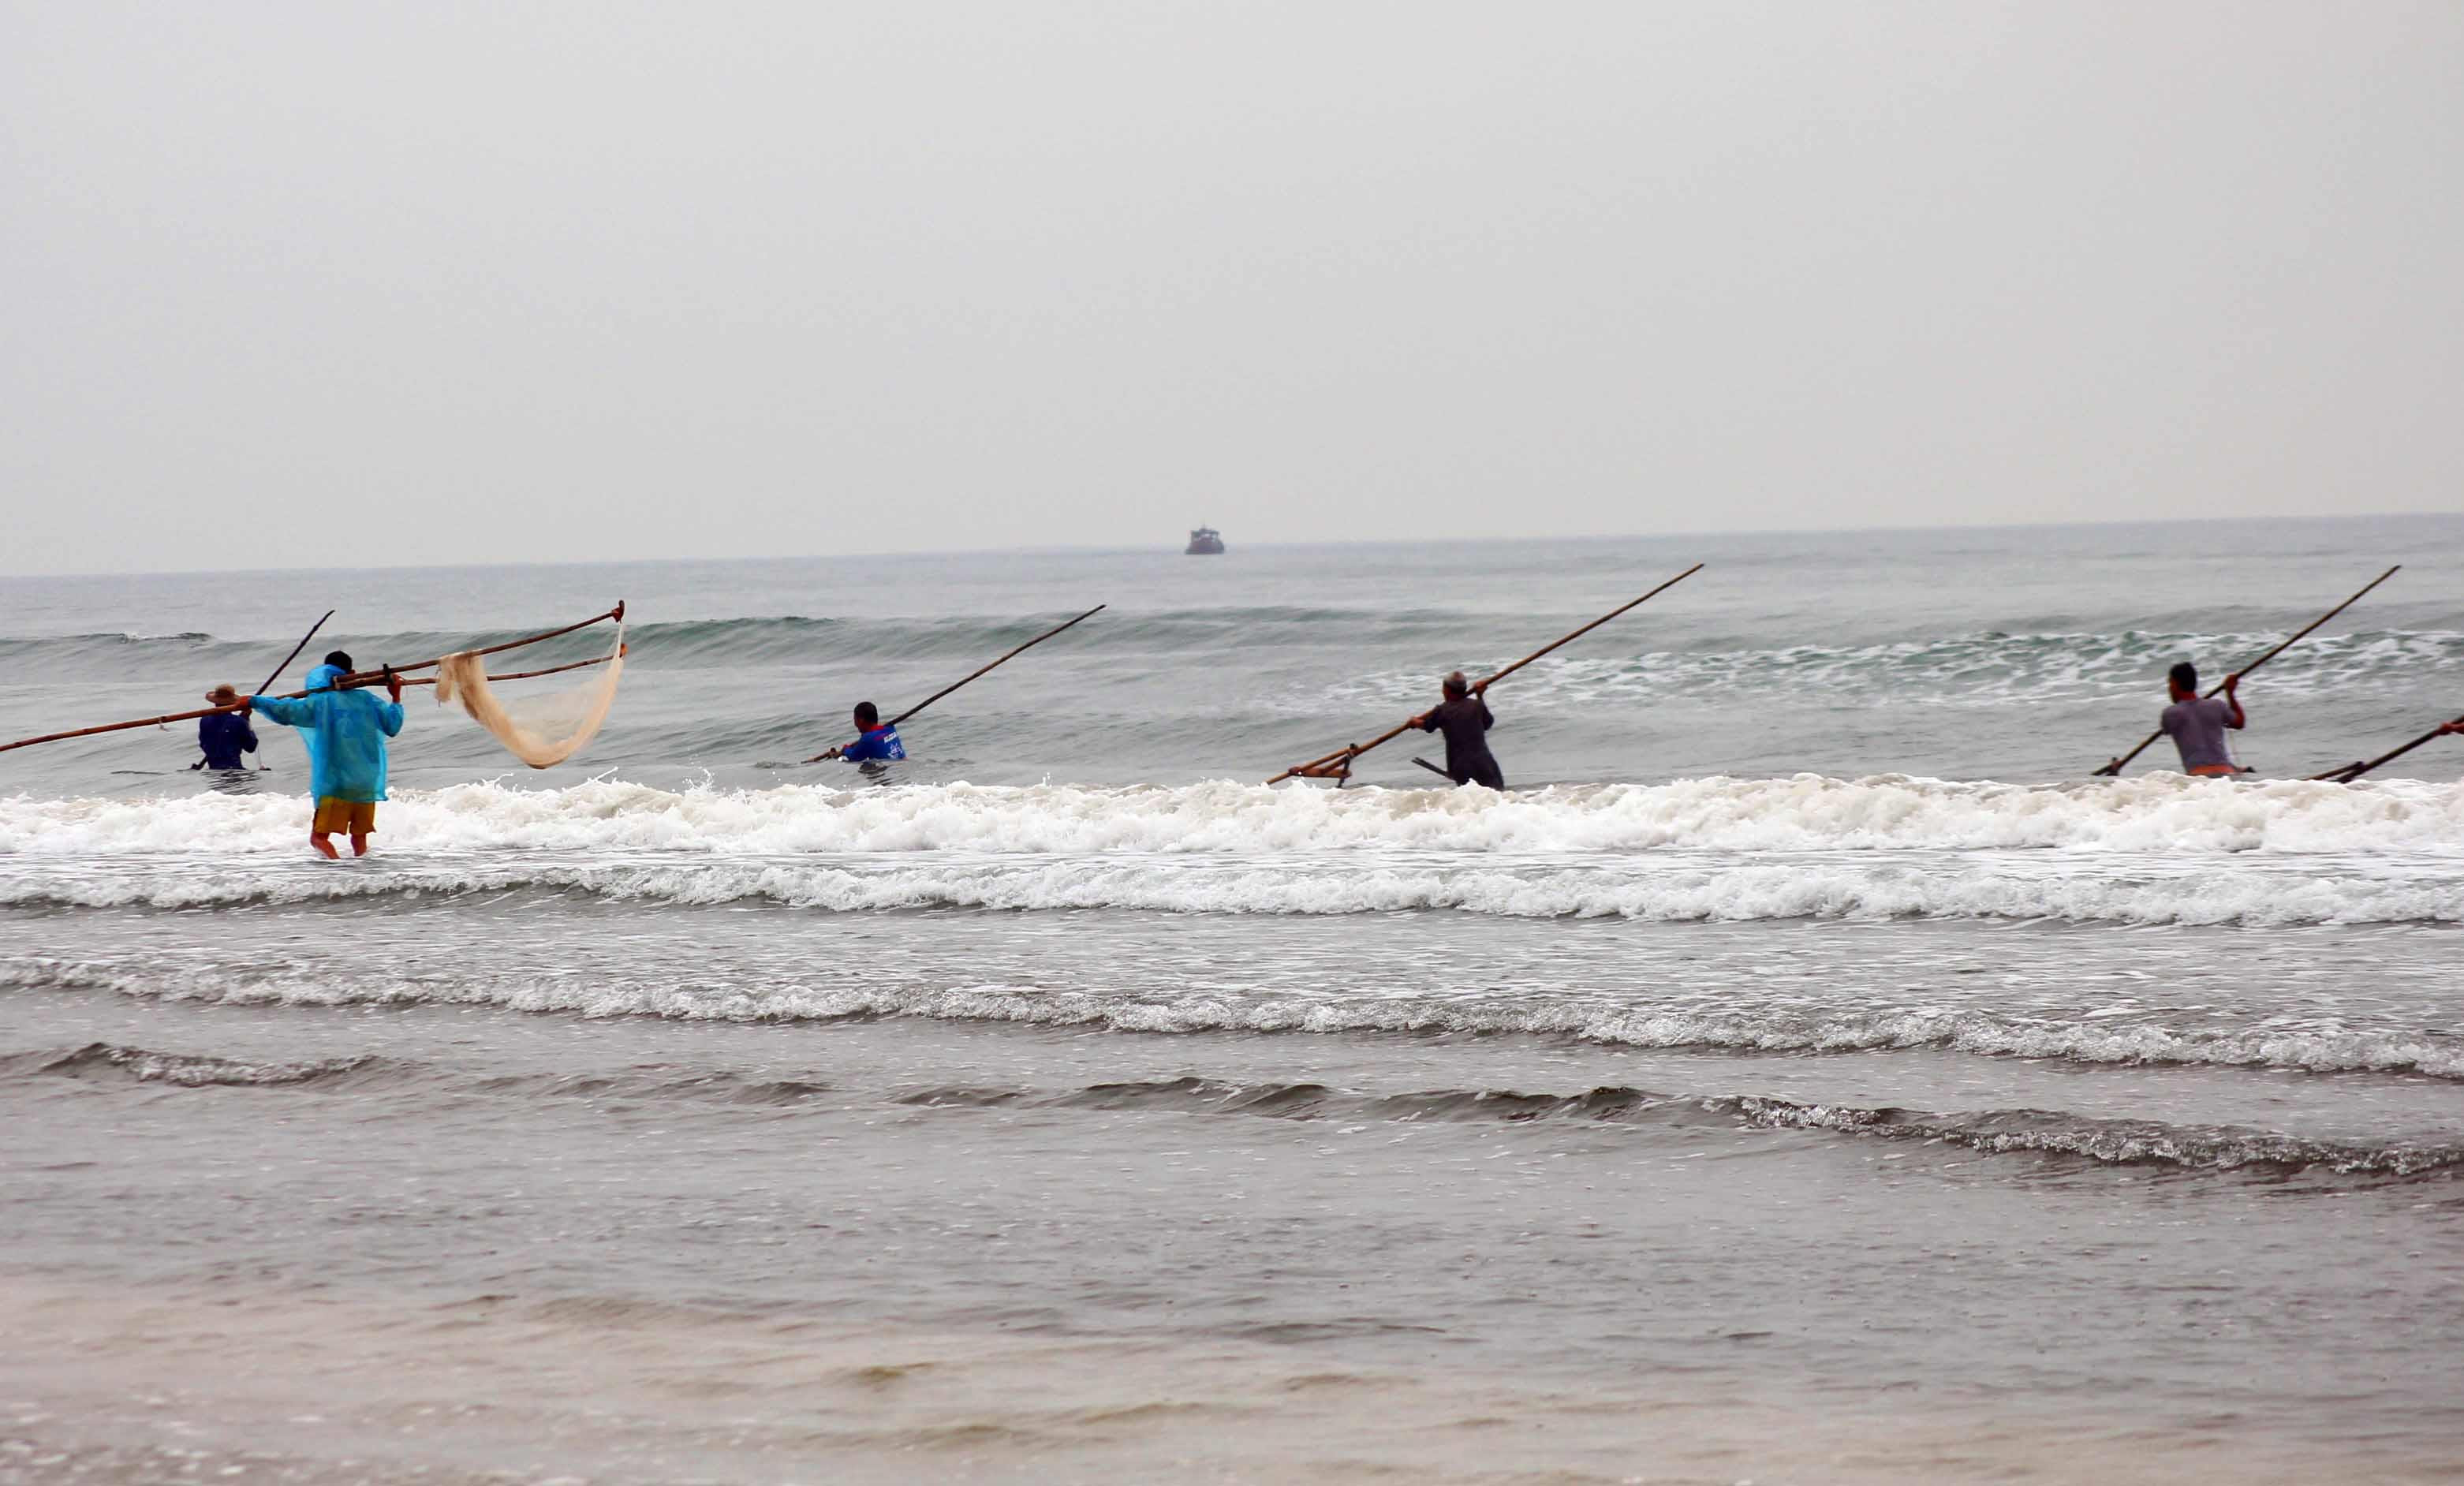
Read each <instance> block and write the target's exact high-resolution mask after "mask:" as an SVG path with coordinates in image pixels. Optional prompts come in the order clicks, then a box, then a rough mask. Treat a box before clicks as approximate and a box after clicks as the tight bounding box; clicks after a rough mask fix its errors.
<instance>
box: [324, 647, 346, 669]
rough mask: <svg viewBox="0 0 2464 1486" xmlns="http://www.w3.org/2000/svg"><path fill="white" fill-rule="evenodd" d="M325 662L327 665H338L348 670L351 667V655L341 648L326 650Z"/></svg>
mask: <svg viewBox="0 0 2464 1486" xmlns="http://www.w3.org/2000/svg"><path fill="white" fill-rule="evenodd" d="M325 664H326V665H328V666H340V667H342V669H344V670H349V669H350V668H351V657H350V656H349V655H348V654H347V653H345V652H343V651H341V650H328V651H326V652H325Z"/></svg>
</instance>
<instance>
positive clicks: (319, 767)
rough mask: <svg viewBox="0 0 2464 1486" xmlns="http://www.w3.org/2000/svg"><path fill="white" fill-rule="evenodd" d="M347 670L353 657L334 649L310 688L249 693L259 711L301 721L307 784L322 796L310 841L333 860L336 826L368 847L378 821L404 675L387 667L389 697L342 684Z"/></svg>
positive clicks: (293, 724)
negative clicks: (286, 693)
mask: <svg viewBox="0 0 2464 1486" xmlns="http://www.w3.org/2000/svg"><path fill="white" fill-rule="evenodd" d="M350 673H351V658H350V657H349V656H347V655H345V654H343V653H342V652H341V651H340V650H336V651H333V652H332V653H330V654H328V655H327V656H326V657H325V664H324V665H322V666H319V667H317V668H316V669H315V670H312V671H310V672H309V673H308V694H307V695H306V696H303V697H297V698H285V697H278V696H252V697H250V698H249V699H248V705H249V706H250V707H252V708H253V709H254V710H257V711H260V712H263V713H264V714H265V715H266V716H268V717H270V718H272V719H274V720H275V722H278V723H281V724H282V725H283V726H285V727H290V728H297V729H298V730H299V736H300V740H301V741H302V742H304V743H306V744H307V745H308V792H309V793H310V794H311V795H313V796H315V797H316V798H317V815H316V818H315V819H313V820H311V821H310V822H309V826H308V844H309V845H311V846H314V847H316V848H317V850H318V851H319V853H320V854H321V855H323V856H324V857H326V858H327V859H329V860H340V854H339V853H337V852H336V851H335V850H334V839H333V838H334V833H335V832H337V831H341V832H345V833H347V834H348V835H349V836H350V838H351V855H353V856H355V857H364V856H366V855H367V854H368V837H369V835H370V834H371V833H373V832H374V831H375V830H376V828H377V802H378V801H379V800H381V799H384V798H385V739H387V738H389V737H393V736H394V735H396V734H397V733H399V732H402V678H401V677H399V676H397V675H395V674H394V673H393V667H390V666H388V667H385V689H386V690H387V691H389V692H391V693H392V695H393V700H392V701H390V702H380V701H378V700H377V699H376V698H375V697H373V696H370V695H369V694H368V693H367V692H365V691H363V690H359V689H356V688H355V689H352V690H347V691H346V690H342V689H340V688H339V687H338V686H337V683H339V682H340V681H341V679H342V678H343V677H345V676H347V675H349V674H350Z"/></svg>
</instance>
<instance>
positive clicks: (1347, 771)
mask: <svg viewBox="0 0 2464 1486" xmlns="http://www.w3.org/2000/svg"><path fill="white" fill-rule="evenodd" d="M1702 571H1703V564H1701V563H1700V562H1697V563H1695V564H1694V565H1693V566H1692V567H1690V568H1687V569H1686V570H1685V571H1684V572H1683V573H1680V574H1678V575H1677V576H1676V577H1675V578H1672V579H1669V580H1668V581H1666V582H1664V583H1662V584H1661V585H1660V586H1659V587H1658V588H1655V589H1653V590H1651V592H1650V593H1647V594H1644V595H1643V596H1642V598H1641V599H1632V600H1628V601H1626V602H1624V603H1620V604H1618V605H1617V607H1616V608H1614V609H1611V610H1609V611H1608V612H1607V613H1606V614H1603V615H1601V616H1600V617H1599V618H1598V619H1595V620H1594V621H1592V622H1591V623H1588V624H1585V625H1584V626H1582V627H1581V628H1580V629H1576V630H1573V632H1571V633H1569V634H1565V635H1561V636H1559V637H1558V638H1556V639H1555V640H1552V641H1551V642H1550V643H1549V644H1547V645H1542V646H1541V647H1540V648H1539V649H1537V650H1534V651H1532V652H1531V653H1530V654H1529V655H1527V656H1525V657H1524V658H1523V659H1521V660H1519V661H1517V662H1515V663H1514V664H1513V665H1511V666H1508V667H1506V668H1505V669H1504V670H1501V671H1499V672H1497V673H1496V674H1495V675H1493V676H1487V677H1484V678H1483V679H1481V680H1479V681H1476V682H1474V683H1472V688H1471V690H1472V695H1474V696H1478V695H1479V694H1481V693H1482V692H1484V691H1485V690H1487V689H1488V688H1491V687H1493V686H1495V685H1497V684H1498V683H1499V682H1501V681H1504V680H1505V679H1506V678H1507V677H1508V676H1511V675H1513V674H1514V673H1515V672H1516V671H1519V670H1521V669H1522V668H1523V667H1526V666H1529V665H1530V664H1531V663H1532V662H1533V661H1536V660H1538V659H1540V658H1541V657H1542V656H1544V655H1547V654H1548V653H1549V652H1550V651H1551V650H1554V649H1556V648H1557V647H1558V646H1560V645H1566V644H1567V643H1569V642H1570V641H1574V640H1579V639H1581V638H1582V637H1583V636H1585V635H1588V634H1590V633H1591V632H1592V631H1593V630H1595V629H1597V628H1599V627H1600V626H1601V625H1602V624H1605V623H1608V622H1609V621H1611V620H1613V619H1615V618H1617V616H1618V615H1620V614H1623V613H1624V612H1625V611H1626V610H1628V609H1631V608H1633V607H1634V606H1635V605H1636V604H1638V603H1640V602H1642V601H1643V599H1649V598H1652V597H1654V596H1655V595H1658V594H1660V593H1661V592H1663V591H1665V590H1667V589H1670V588H1674V587H1676V586H1677V585H1678V584H1679V583H1682V582H1683V581H1685V580H1686V579H1689V578H1692V577H1693V576H1694V575H1695V574H1697V573H1700V572H1702ZM1411 731H1412V724H1411V723H1410V722H1409V721H1408V720H1407V721H1405V722H1403V723H1402V724H1400V725H1398V726H1397V727H1393V728H1389V729H1388V730H1386V731H1385V732H1381V733H1379V734H1377V736H1375V737H1374V738H1371V739H1370V740H1369V741H1368V742H1366V743H1353V744H1348V745H1346V746H1345V747H1342V748H1338V749H1336V750H1335V751H1334V752H1333V753H1331V754H1320V755H1318V756H1317V757H1315V758H1312V759H1310V760H1309V762H1308V763H1305V764H1294V765H1292V767H1290V768H1289V769H1287V770H1285V771H1284V772H1283V773H1281V774H1279V775H1277V776H1274V777H1273V778H1271V779H1268V780H1267V781H1266V782H1267V783H1268V784H1281V783H1283V782H1284V781H1285V780H1286V779H1293V778H1300V779H1333V780H1335V781H1336V782H1337V784H1338V785H1339V784H1340V783H1341V782H1342V781H1343V780H1345V779H1348V778H1350V777H1351V776H1352V761H1353V759H1355V758H1357V757H1359V756H1360V755H1361V754H1366V753H1368V752H1369V751H1370V750H1371V749H1373V748H1375V747H1377V746H1378V745H1379V744H1381V743H1387V742H1391V741H1393V740H1394V739H1396V738H1398V737H1401V736H1402V735H1403V734H1404V733H1406V732H1411ZM1425 767H1431V768H1434V767H1435V766H1434V765H1428V766H1425ZM1438 772H1439V773H1441V774H1442V773H1444V772H1445V771H1443V770H1439V771H1438Z"/></svg>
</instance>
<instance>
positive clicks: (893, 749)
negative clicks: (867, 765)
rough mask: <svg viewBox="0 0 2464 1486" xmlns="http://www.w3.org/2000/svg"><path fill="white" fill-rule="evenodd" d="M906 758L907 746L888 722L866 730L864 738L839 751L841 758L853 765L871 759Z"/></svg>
mask: <svg viewBox="0 0 2464 1486" xmlns="http://www.w3.org/2000/svg"><path fill="white" fill-rule="evenodd" d="M906 756H907V745H906V744H904V743H901V742H899V741H898V730H897V729H896V728H893V727H891V725H890V724H889V723H886V722H885V723H883V724H882V725H881V726H880V727H878V728H867V729H865V730H864V736H863V737H860V738H858V739H856V740H855V741H854V742H852V743H850V744H848V745H847V747H845V748H843V749H840V750H839V757H841V758H843V759H845V760H847V762H848V763H851V764H860V763H863V762H864V761H865V760H867V759H869V758H904V757H906Z"/></svg>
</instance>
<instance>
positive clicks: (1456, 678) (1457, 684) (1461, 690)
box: [1446, 671, 1471, 696]
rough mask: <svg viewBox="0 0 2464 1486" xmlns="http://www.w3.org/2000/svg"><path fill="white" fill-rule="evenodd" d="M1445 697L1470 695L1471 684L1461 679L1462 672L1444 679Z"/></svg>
mask: <svg viewBox="0 0 2464 1486" xmlns="http://www.w3.org/2000/svg"><path fill="white" fill-rule="evenodd" d="M1446 695H1448V696H1469V695H1471V683H1470V682H1469V681H1466V680H1464V679H1463V672H1462V671H1456V672H1455V673H1454V674H1453V675H1451V676H1448V677H1447V678H1446Z"/></svg>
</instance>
